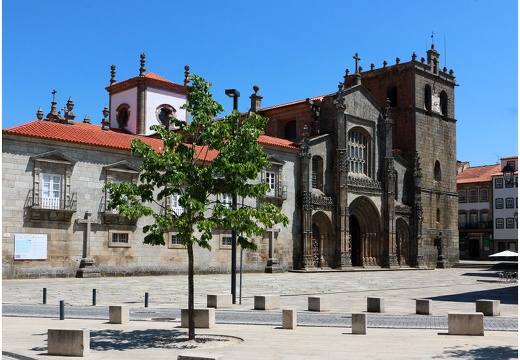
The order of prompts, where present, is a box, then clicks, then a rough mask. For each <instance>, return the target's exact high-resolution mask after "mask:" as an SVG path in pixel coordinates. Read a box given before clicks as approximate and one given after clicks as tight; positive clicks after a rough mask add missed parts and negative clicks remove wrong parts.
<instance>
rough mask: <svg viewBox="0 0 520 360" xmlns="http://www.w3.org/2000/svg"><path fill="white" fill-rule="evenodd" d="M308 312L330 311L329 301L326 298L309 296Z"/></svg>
mask: <svg viewBox="0 0 520 360" xmlns="http://www.w3.org/2000/svg"><path fill="white" fill-rule="evenodd" d="M308 306H309V307H308V309H309V311H319V312H322V311H330V301H329V298H328V297H326V296H309V298H308Z"/></svg>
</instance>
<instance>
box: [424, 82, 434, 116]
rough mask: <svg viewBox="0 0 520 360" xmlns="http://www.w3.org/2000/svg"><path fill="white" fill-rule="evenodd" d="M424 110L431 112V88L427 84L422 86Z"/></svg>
mask: <svg viewBox="0 0 520 360" xmlns="http://www.w3.org/2000/svg"><path fill="white" fill-rule="evenodd" d="M424 108H425V109H426V111H427V112H431V111H432V88H431V86H430V85H428V84H426V85H425V86H424Z"/></svg>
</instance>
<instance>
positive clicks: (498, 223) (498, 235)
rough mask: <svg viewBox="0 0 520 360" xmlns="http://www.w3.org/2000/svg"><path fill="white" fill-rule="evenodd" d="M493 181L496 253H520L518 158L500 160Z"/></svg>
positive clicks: (511, 157)
mask: <svg viewBox="0 0 520 360" xmlns="http://www.w3.org/2000/svg"><path fill="white" fill-rule="evenodd" d="M500 165H501V169H502V172H499V173H496V174H493V175H492V179H493V207H494V209H493V243H494V250H495V251H496V252H499V251H503V250H511V251H518V156H510V157H505V158H501V159H500Z"/></svg>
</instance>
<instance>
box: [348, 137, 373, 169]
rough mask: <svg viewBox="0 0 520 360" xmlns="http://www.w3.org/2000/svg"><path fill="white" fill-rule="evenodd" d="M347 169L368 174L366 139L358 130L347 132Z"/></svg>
mask: <svg viewBox="0 0 520 360" xmlns="http://www.w3.org/2000/svg"><path fill="white" fill-rule="evenodd" d="M348 146H349V171H350V172H353V173H358V174H365V175H368V164H367V159H368V140H367V138H366V136H365V135H363V134H362V133H361V132H360V131H358V130H351V131H350V132H349V134H348Z"/></svg>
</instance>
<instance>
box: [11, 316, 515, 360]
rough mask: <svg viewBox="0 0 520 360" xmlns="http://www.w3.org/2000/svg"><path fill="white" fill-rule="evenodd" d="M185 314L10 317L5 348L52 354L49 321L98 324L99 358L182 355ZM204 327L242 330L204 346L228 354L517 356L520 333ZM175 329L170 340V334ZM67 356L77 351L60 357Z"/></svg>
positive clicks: (95, 350) (218, 331)
mask: <svg viewBox="0 0 520 360" xmlns="http://www.w3.org/2000/svg"><path fill="white" fill-rule="evenodd" d="M179 325H180V323H179V322H152V321H135V322H130V323H126V324H121V325H119V324H118V325H115V324H108V322H106V321H102V320H61V321H60V320H55V319H42V318H38V319H34V318H12V317H4V318H3V324H2V329H3V351H7V352H10V353H13V354H20V355H23V356H26V357H29V358H30V359H47V360H48V359H49V356H48V355H47V334H46V332H47V329H49V328H57V327H62V328H70V327H71V326H74V327H78V328H88V329H90V330H91V348H90V354H89V356H88V358H89V359H92V360H101V359H103V360H108V359H110V360H114V359H125V360H134V359H136V360H143V359H154V360H155V359H157V360H161V359H169V360H171V359H175V358H176V357H177V355H178V354H180V353H185V352H187V351H189V350H190V349H189V344H186V343H182V342H175V339H176V337H178V336H179V334H180V333H181V332H185V331H186V330H185V329H180V328H179ZM197 334H199V335H204V334H213V335H219V336H232V337H238V338H240V339H241V340H243V341H241V342H238V343H233V344H231V345H227V346H222V347H209V348H203V349H199V350H197V352H203V353H212V354H220V355H223V356H224V359H226V360H230V359H237V360H238V359H240V360H243V359H248V360H256V359H264V360H265V359H280V360H296V359H298V360H300V359H302V360H306V359H333V360H334V359H371V360H372V359H375V360H377V359H384V360H388V359H403V360H411V359H455V358H458V359H516V358H517V357H518V334H517V333H515V332H486V333H485V335H484V336H454V335H448V332H447V330H396V329H371V328H369V329H368V330H367V335H354V334H352V332H351V329H345V328H331V327H328V328H327V327H325V328H316V327H297V328H296V329H295V330H286V329H281V327H280V326H265V325H264V326H261V325H254V326H252V325H217V326H216V327H215V328H213V329H199V330H197ZM169 337H171V342H170V341H169V340H168V339H169ZM60 359H64V360H66V359H75V358H72V357H61V356H60Z"/></svg>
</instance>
